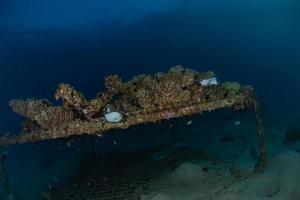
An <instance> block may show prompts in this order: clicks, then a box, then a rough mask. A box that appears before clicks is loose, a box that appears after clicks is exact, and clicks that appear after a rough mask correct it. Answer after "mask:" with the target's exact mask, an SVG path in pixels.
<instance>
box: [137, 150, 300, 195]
mask: <svg viewBox="0 0 300 200" xmlns="http://www.w3.org/2000/svg"><path fill="white" fill-rule="evenodd" d="M203 167H204V166H201V163H197V164H195V163H190V162H185V163H183V164H181V165H179V166H178V167H177V168H176V169H175V170H174V171H173V172H172V173H170V174H168V175H166V176H164V177H163V178H162V179H161V180H159V181H158V182H157V183H155V184H154V185H152V186H151V187H150V188H149V189H148V191H146V192H145V193H144V194H143V195H142V198H141V199H142V200H210V199H211V200H214V199H216V200H237V199H239V200H240V199H241V200H263V199H266V200H299V199H300V184H299V183H300V153H298V152H295V151H285V152H282V153H280V154H277V155H275V156H273V157H271V158H270V160H269V162H268V168H267V170H266V171H265V173H263V174H254V175H250V176H249V177H247V178H246V175H245V176H244V177H242V178H240V179H237V178H235V177H233V176H232V175H231V174H230V173H228V168H227V167H226V166H222V165H215V166H209V170H208V171H206V170H203ZM205 167H207V166H205ZM246 174H247V173H246Z"/></svg>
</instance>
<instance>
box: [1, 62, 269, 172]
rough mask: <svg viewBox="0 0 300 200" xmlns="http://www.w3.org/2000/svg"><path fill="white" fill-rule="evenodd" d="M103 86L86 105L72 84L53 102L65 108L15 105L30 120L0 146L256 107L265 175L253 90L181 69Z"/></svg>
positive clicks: (43, 102) (99, 133) (40, 103)
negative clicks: (220, 109) (57, 101)
mask: <svg viewBox="0 0 300 200" xmlns="http://www.w3.org/2000/svg"><path fill="white" fill-rule="evenodd" d="M105 86H106V90H105V91H103V92H99V93H98V94H97V95H96V97H95V98H94V99H91V100H88V99H86V98H85V97H84V95H83V94H82V93H80V92H78V91H76V90H75V89H74V88H73V87H72V86H70V85H69V84H66V83H62V84H60V85H59V87H58V89H57V90H56V93H55V98H56V99H57V100H61V101H62V105H61V106H53V105H52V104H51V102H49V101H48V100H44V99H40V100H36V99H27V100H11V101H10V103H9V105H10V106H11V108H12V110H13V111H14V112H15V113H17V114H19V115H22V116H24V117H25V118H26V120H25V121H24V122H23V130H22V133H21V134H19V135H6V136H5V137H3V138H0V145H2V146H4V145H9V144H16V143H24V142H37V141H42V140H49V139H56V138H65V137H69V136H74V135H82V134H91V135H97V136H102V135H103V134H104V133H105V132H106V131H108V130H111V129H126V128H128V127H130V126H133V125H138V124H144V123H151V122H152V123H154V122H159V121H161V120H166V119H170V118H177V117H181V116H188V115H193V114H199V113H202V112H204V111H212V110H215V109H219V108H224V107H233V108H234V109H236V110H241V109H244V108H247V107H249V106H254V108H255V109H254V110H255V112H256V117H257V127H258V136H259V147H260V156H261V162H260V163H259V165H258V171H262V170H263V168H264V165H265V147H264V138H263V137H264V136H263V128H262V125H261V124H262V123H261V120H260V116H259V106H258V103H257V101H256V99H255V95H254V91H253V88H252V87H251V86H240V84H238V83H236V82H226V83H222V84H221V83H218V81H217V79H216V77H215V75H214V73H213V72H210V71H209V72H205V73H200V72H198V71H195V70H191V69H186V68H183V67H181V66H176V67H173V68H171V69H170V70H169V72H167V73H157V74H155V75H152V76H151V75H137V76H135V77H133V78H132V80H130V81H128V82H124V81H123V80H122V79H121V78H120V77H119V76H117V75H112V76H108V77H106V79H105Z"/></svg>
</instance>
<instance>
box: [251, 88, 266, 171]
mask: <svg viewBox="0 0 300 200" xmlns="http://www.w3.org/2000/svg"><path fill="white" fill-rule="evenodd" d="M251 95H252V100H253V107H254V112H255V120H256V128H257V137H258V148H259V162H258V164H257V166H256V168H255V172H259V173H262V172H264V170H265V168H266V157H267V153H266V145H265V133H264V128H263V123H262V119H261V110H260V105H259V102H258V101H257V98H256V95H255V93H254V91H252V94H251Z"/></svg>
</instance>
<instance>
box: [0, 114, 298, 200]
mask: <svg viewBox="0 0 300 200" xmlns="http://www.w3.org/2000/svg"><path fill="white" fill-rule="evenodd" d="M218 116H219V117H218ZM248 116H249V115H248V114H247V113H246V114H241V115H234V116H226V114H225V117H224V115H223V114H218V115H217V116H214V115H212V116H207V118H206V117H204V118H191V119H190V118H187V119H181V120H180V121H177V124H176V142H175V143H173V144H168V145H164V146H159V145H152V147H153V146H154V147H155V148H146V149H143V150H139V148H137V150H136V151H130V152H126V153H125V152H124V151H122V147H121V145H123V144H125V145H124V146H128V145H129V144H130V145H131V146H135V145H134V143H130V142H132V141H135V142H136V146H138V145H139V146H145V145H149V140H150V139H153V140H154V141H155V140H157V143H158V144H159V142H160V139H161V138H164V139H166V138H167V140H168V137H170V138H171V132H170V130H169V129H164V128H162V127H157V129H154V130H155V131H156V132H157V134H154V133H152V132H151V131H150V132H149V133H145V134H144V135H141V134H138V135H140V140H136V139H134V138H132V137H134V136H132V135H130V136H129V135H123V137H124V138H125V139H124V140H122V139H121V138H119V135H118V134H114V136H112V137H111V138H109V137H107V138H103V139H100V141H103V144H104V143H105V144H107V143H108V142H107V141H109V140H111V142H110V145H108V146H114V149H113V152H114V153H113V155H114V156H112V157H110V159H105V156H104V154H106V155H108V154H107V153H103V155H102V153H100V157H99V152H101V151H99V149H98V150H97V149H96V150H97V152H98V155H96V156H95V155H88V154H87V152H89V150H87V147H86V145H85V148H86V149H84V148H82V144H77V143H76V140H75V141H73V142H72V140H73V139H72V140H71V142H70V140H65V141H58V142H57V143H58V144H57V145H56V146H53V145H44V144H33V145H28V146H23V147H21V148H20V149H17V148H15V149H14V148H13V149H11V150H10V151H9V157H10V158H11V159H8V163H6V165H8V166H12V167H10V168H8V170H7V171H8V177H9V183H10V185H11V188H12V193H13V195H14V196H15V199H34V200H35V199H41V198H42V199H52V200H55V199H61V200H62V199H70V200H71V199H72V200H75V199H90V200H91V199H100V200H110V199H118V200H121V199H130V200H239V199H241V200H258V199H266V200H300V192H299V191H300V185H299V182H300V153H299V152H300V137H299V140H297V133H300V131H299V132H297V130H299V129H297V127H298V125H297V124H298V123H297V120H296V121H295V120H294V119H296V118H297V116H291V118H289V119H286V118H282V119H281V120H280V119H278V117H277V118H272V117H266V118H265V119H264V124H265V131H266V145H267V152H268V162H267V169H266V171H265V172H264V173H263V174H254V173H253V171H254V167H255V165H256V163H257V153H256V151H257V150H256V149H257V147H256V146H255V145H256V144H257V140H256V137H255V135H256V129H255V122H254V121H253V118H252V117H248ZM237 121H239V123H236V122H237ZM166 125H167V126H166V127H168V124H166ZM162 126H163V127H164V125H162ZM152 127H153V126H152ZM154 127H155V125H154ZM290 127H292V128H295V131H294V132H295V134H296V135H293V137H295V138H293V137H292V139H295V140H292V141H287V132H288V129H290ZM146 129H147V130H151V127H150V128H146ZM133 130H134V131H135V132H138V133H140V132H143V130H145V129H139V128H137V129H133ZM133 130H132V131H133ZM152 130H153V129H152ZM157 130H162V132H158V131H157ZM162 133H164V134H162ZM208 133H209V134H208ZM125 134H128V133H125ZM147 134H148V135H147ZM125 136H126V137H125ZM299 136H300V134H299ZM146 137H148V138H147V139H145V138H146ZM81 141H83V140H81ZM115 141H117V142H115ZM141 141H145V144H143V143H142V142H141ZM87 142H88V141H87ZM87 142H84V143H87ZM169 142H170V141H169ZM79 143H80V142H79ZM161 143H164V144H165V141H162V142H161ZM108 144H109V143H108ZM98 146H101V144H100V145H98ZM149 147H151V145H149ZM24 149H27V150H26V151H27V152H24ZM33 152H34V153H33ZM16 155H23V156H22V157H21V158H20V157H19V158H18V160H17V162H16V160H14V158H15V156H16ZM94 156H95V157H94ZM32 160H33V162H31V161H32ZM91 160H92V162H91ZM95 161H97V162H95ZM16 163H17V165H16ZM91 163H92V165H91ZM83 190H84V191H85V192H87V193H86V195H84V194H85V193H84V192H83ZM101 192H102V193H101ZM96 193H97V195H98V196H96V197H95V196H93V194H96ZM68 195H69V196H68ZM82 195H84V196H82ZM114 195H116V196H115V197H114ZM118 195H119V196H118ZM41 196H42V197H41ZM76 197H77V198H76ZM94 197H95V198H94ZM0 199H1V198H0Z"/></svg>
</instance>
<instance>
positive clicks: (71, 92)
mask: <svg viewBox="0 0 300 200" xmlns="http://www.w3.org/2000/svg"><path fill="white" fill-rule="evenodd" d="M54 96H55V99H56V100H58V99H62V101H63V107H64V108H66V109H70V108H71V109H75V110H77V111H78V112H79V113H80V114H82V115H83V116H84V117H86V118H93V117H94V116H98V115H99V113H100V112H102V109H103V108H104V106H105V105H106V104H107V102H108V101H109V96H108V95H107V94H104V93H100V94H98V95H97V97H96V98H95V99H92V100H90V101H88V100H87V99H86V98H85V97H84V95H83V94H82V93H80V92H78V91H76V90H75V89H74V88H73V87H72V86H71V85H69V84H65V83H61V84H60V85H59V86H58V89H57V90H56V93H55V95H54Z"/></svg>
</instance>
